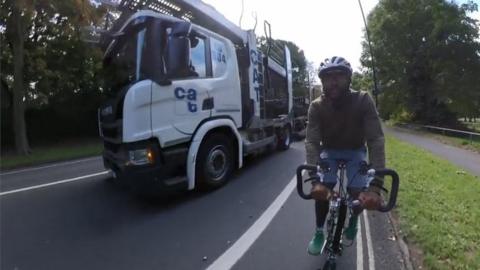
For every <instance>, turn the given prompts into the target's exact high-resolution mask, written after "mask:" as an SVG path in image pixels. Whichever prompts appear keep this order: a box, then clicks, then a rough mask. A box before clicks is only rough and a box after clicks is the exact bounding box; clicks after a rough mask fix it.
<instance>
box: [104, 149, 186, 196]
mask: <svg viewBox="0 0 480 270" xmlns="http://www.w3.org/2000/svg"><path fill="white" fill-rule="evenodd" d="M147 144H148V143H147ZM143 145H145V144H143ZM148 146H149V147H151V149H153V152H154V162H153V164H147V165H127V164H128V160H127V158H126V157H127V156H128V155H127V154H126V153H128V151H129V150H131V149H135V148H138V147H139V144H138V143H135V144H132V145H128V144H122V145H120V146H117V148H116V150H117V151H113V150H112V149H111V148H108V147H105V150H104V152H103V163H104V166H105V168H107V169H110V170H111V171H112V172H113V174H114V177H115V178H117V181H118V182H120V183H122V184H124V185H126V186H128V187H129V188H131V189H132V190H133V191H135V192H137V193H140V194H142V195H152V196H158V195H163V194H166V193H171V192H174V191H178V190H186V189H187V188H188V183H187V177H186V173H185V172H186V169H185V164H186V159H187V153H188V148H187V147H183V148H182V147H177V148H175V149H165V150H161V149H160V148H159V147H158V145H155V144H153V145H150V144H148Z"/></svg>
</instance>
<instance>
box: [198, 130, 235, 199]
mask: <svg viewBox="0 0 480 270" xmlns="http://www.w3.org/2000/svg"><path fill="white" fill-rule="evenodd" d="M233 152H234V151H233V144H232V141H231V140H230V139H229V138H228V137H227V136H225V135H223V134H220V133H214V134H211V135H209V136H208V137H207V138H206V139H205V141H204V142H203V143H202V144H201V145H200V149H199V151H198V154H197V160H196V166H195V167H196V168H195V170H196V171H195V175H196V178H197V180H198V184H199V185H200V187H201V188H203V189H216V188H219V187H221V186H223V185H224V184H225V183H226V182H227V181H228V179H229V178H230V175H231V174H232V172H233V168H234V165H235V164H234V161H235V158H234V156H233Z"/></svg>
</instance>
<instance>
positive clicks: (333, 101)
mask: <svg viewBox="0 0 480 270" xmlns="http://www.w3.org/2000/svg"><path fill="white" fill-rule="evenodd" d="M318 76H319V77H320V79H321V81H322V88H323V93H322V95H321V96H320V97H319V98H317V99H315V100H314V101H313V102H312V103H311V104H310V107H309V110H308V125H307V135H306V139H305V148H306V154H307V163H308V164H319V162H320V161H322V162H326V163H328V165H329V167H330V171H329V172H327V173H325V175H324V181H323V183H321V182H320V181H314V182H313V183H312V193H311V194H312V196H313V198H314V199H315V213H316V231H315V235H314V237H313V239H312V240H311V241H310V243H309V245H308V249H307V250H308V253H310V254H311V255H318V254H320V252H321V249H322V246H323V244H324V242H325V237H324V233H323V226H324V223H325V219H326V216H327V214H328V209H329V201H328V198H329V194H330V191H331V190H332V189H333V187H334V186H335V184H336V180H337V164H336V163H335V160H338V159H343V160H347V161H348V163H347V179H348V191H349V193H350V195H351V196H353V197H354V198H358V199H359V201H360V202H361V205H362V206H363V207H359V208H357V209H356V210H355V211H354V213H353V214H352V215H351V217H350V220H349V224H348V228H347V229H346V230H345V236H346V238H347V239H349V240H353V239H354V238H355V236H356V233H357V222H358V215H359V214H360V213H361V211H362V210H363V208H365V209H377V208H378V207H379V206H380V203H381V197H380V191H381V189H382V186H383V181H381V180H374V181H372V182H371V184H370V187H369V189H368V190H363V188H364V187H365V185H366V181H367V177H366V174H363V173H360V172H359V170H360V168H361V164H362V163H363V164H365V160H366V152H367V149H368V157H369V161H370V163H371V164H372V166H373V168H374V169H381V168H384V167H385V149H384V146H385V140H384V135H383V131H382V127H381V123H380V118H379V116H378V113H377V110H376V108H375V105H374V103H373V100H372V98H371V97H370V96H369V95H368V94H367V93H366V92H358V91H354V90H352V89H350V83H351V79H352V68H351V66H350V63H349V62H348V61H347V60H345V59H344V58H343V57H336V56H334V57H332V58H330V59H325V61H324V62H323V63H321V64H320V68H319V73H318Z"/></svg>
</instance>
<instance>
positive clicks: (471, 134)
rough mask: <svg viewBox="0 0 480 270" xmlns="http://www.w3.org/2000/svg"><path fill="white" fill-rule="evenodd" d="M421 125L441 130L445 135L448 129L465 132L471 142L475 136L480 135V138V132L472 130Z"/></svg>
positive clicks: (449, 130)
mask: <svg viewBox="0 0 480 270" xmlns="http://www.w3.org/2000/svg"><path fill="white" fill-rule="evenodd" d="M420 127H422V128H426V129H435V130H441V131H442V134H443V135H445V132H446V131H448V132H453V133H459V134H463V135H465V136H468V137H469V141H470V143H472V142H473V136H479V138H480V133H477V132H470V131H464V130H457V129H451V128H443V127H436V126H428V125H420Z"/></svg>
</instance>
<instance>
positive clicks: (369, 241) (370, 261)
mask: <svg viewBox="0 0 480 270" xmlns="http://www.w3.org/2000/svg"><path fill="white" fill-rule="evenodd" d="M363 217H364V221H365V237H366V238H367V254H368V269H369V270H375V254H374V253H373V245H372V238H371V237H370V225H369V223H368V216H367V211H363Z"/></svg>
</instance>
